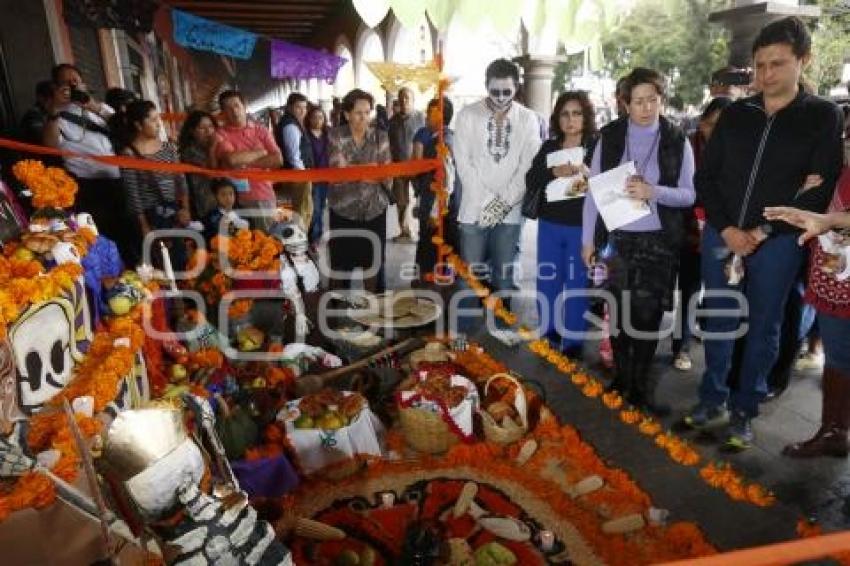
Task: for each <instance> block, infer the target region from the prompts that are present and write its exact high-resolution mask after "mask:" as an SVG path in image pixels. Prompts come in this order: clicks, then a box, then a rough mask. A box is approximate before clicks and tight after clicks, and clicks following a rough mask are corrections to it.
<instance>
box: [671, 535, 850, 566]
mask: <svg viewBox="0 0 850 566" xmlns="http://www.w3.org/2000/svg"><path fill="white" fill-rule="evenodd" d="M848 551H850V533H848V532H843V533H835V534H830V535H821V536H817V537H810V538H804V539H801V540H794V541H790V542H780V543H777V544H771V545H767V546H759V547H756V548H748V549H746V550H735V551H732V552H724V553H723V554H716V555H714V556H706V557H705V558H694V559H691V560H676V561H674V562H665V563H663V565H662V566H730V565H734V564H741V565H744V564H746V566H768V565H770V566H776V565H779V564H797V563H799V562H801V561H803V560H810V559H814V558H824V557H826V556H829V555H832V554H839V553H846V552H848Z"/></svg>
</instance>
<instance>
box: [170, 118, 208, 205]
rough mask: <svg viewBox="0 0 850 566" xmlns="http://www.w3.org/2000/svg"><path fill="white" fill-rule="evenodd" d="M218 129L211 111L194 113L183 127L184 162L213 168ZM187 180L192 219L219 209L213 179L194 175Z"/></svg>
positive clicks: (181, 148)
mask: <svg viewBox="0 0 850 566" xmlns="http://www.w3.org/2000/svg"><path fill="white" fill-rule="evenodd" d="M215 130H216V123H215V119H214V118H213V117H212V115H211V114H210V113H209V112H204V111H202V110H195V111H193V112H190V113H189V115H188V116H187V117H186V121H185V122H183V127H182V128H180V137H179V139H178V142H179V144H180V161H182V162H183V163H191V164H192V165H197V166H198V167H209V166H210V148H211V147H212V144H213V142H214V141H215ZM186 181H187V184H188V186H189V204H190V206H191V212H192V218H194V219H196V220H202V219H204V218H205V217H206V216H207V215H208V214H209V213H210V212H211V211H213V210H215V208H216V202H215V195H214V194H213V192H212V190H211V189H210V181H211V179H210V178H209V177H207V176H206V175H197V174H194V173H190V174H188V175H186Z"/></svg>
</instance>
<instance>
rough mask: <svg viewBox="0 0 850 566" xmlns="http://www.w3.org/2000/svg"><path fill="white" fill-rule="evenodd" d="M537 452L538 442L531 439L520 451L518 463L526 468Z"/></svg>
mask: <svg viewBox="0 0 850 566" xmlns="http://www.w3.org/2000/svg"><path fill="white" fill-rule="evenodd" d="M535 452H537V441H536V440H534V439H533V438H529V439H528V440H526V441H525V443H523V445H522V448H520V449H519V454H517V456H516V463H517V464H518V465H520V466H524V465H525V463H526V462H528V461H529V460H530V459H531V457H532V456H534V453H535Z"/></svg>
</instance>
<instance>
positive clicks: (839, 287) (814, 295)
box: [806, 167, 850, 318]
mask: <svg viewBox="0 0 850 566" xmlns="http://www.w3.org/2000/svg"><path fill="white" fill-rule="evenodd" d="M848 209H850V167H845V168H844V171H843V172H842V173H841V177H839V179H838V184H837V186H836V188H835V194H834V195H833V197H832V203H831V204H830V205H829V211H830V212H843V211H846V210H848ZM811 246H812V257H811V260H810V262H809V285H808V287H807V288H806V302H808V303H810V304H812V305H813V306H814V307H815V308H816V309H817V311H818V312H823V313H824V314H828V315H830V316H838V317H841V318H850V279H847V280H844V281H839V280H838V279H836V278H835V276H834V275H833V274H832V273H828V272H826V271H824V270H823V266H824V263H825V262H826V261H827V260H828V259H829V254H827V253H826V252H825V251H823V248H822V247H821V246H820V243H819V242H818V241H817V240H814V241H813V242H812V244H811Z"/></svg>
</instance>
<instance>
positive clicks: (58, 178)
mask: <svg viewBox="0 0 850 566" xmlns="http://www.w3.org/2000/svg"><path fill="white" fill-rule="evenodd" d="M12 173H14V175H15V177H17V179H18V180H19V181H20V182H21V183H23V184H24V185H26V187H27V188H28V189H29V190H30V192H31V193H32V204H33V206H34V207H36V208H70V207H71V206H73V205H74V199H75V197H76V195H77V183H76V181H74V179H73V177H71V176H70V175H69V174H68V173H67V172H66V171H65V170H64V169H62V168H60V167H45V165H44V163H42V162H41V161H36V160H34V159H25V160H23V161H19V162H17V163H16V164H15V165H14V166H13V167H12Z"/></svg>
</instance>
